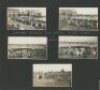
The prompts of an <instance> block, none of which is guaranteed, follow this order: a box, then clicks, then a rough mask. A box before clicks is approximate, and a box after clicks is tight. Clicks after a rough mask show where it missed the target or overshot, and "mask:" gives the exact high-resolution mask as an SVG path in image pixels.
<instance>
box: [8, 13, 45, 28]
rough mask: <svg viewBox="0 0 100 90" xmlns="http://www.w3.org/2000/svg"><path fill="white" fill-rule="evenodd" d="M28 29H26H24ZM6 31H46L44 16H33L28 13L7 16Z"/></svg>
mask: <svg viewBox="0 0 100 90" xmlns="http://www.w3.org/2000/svg"><path fill="white" fill-rule="evenodd" d="M25 27H28V28H25ZM8 29H9V30H27V29H28V30H30V29H32V30H33V29H38V30H45V29H46V16H42V15H36V14H35V15H33V14H31V13H29V12H28V11H27V12H26V13H25V14H15V13H14V14H9V15H8Z"/></svg>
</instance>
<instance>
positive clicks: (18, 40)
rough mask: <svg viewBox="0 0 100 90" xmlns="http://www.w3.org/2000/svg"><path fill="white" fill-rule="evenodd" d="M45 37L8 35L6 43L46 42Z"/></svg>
mask: <svg viewBox="0 0 100 90" xmlns="http://www.w3.org/2000/svg"><path fill="white" fill-rule="evenodd" d="M46 43H47V38H46V37H30V36H29V37H21V36H20V37H19V36H18V37H17V36H10V37H8V44H46Z"/></svg>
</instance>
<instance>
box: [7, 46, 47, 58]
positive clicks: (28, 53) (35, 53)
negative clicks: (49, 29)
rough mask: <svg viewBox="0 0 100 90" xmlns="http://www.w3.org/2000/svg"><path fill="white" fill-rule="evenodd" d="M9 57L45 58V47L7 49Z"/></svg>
mask: <svg viewBox="0 0 100 90" xmlns="http://www.w3.org/2000/svg"><path fill="white" fill-rule="evenodd" d="M8 58H9V59H46V48H45V49H44V48H43V49H31V48H30V49H25V48H16V49H8Z"/></svg>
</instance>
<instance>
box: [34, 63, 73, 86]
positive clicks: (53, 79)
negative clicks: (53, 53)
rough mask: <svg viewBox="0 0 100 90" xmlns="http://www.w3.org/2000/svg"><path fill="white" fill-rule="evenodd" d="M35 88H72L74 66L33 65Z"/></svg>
mask: <svg viewBox="0 0 100 90" xmlns="http://www.w3.org/2000/svg"><path fill="white" fill-rule="evenodd" d="M32 77H33V78H32V81H33V87H72V64H33V74H32Z"/></svg>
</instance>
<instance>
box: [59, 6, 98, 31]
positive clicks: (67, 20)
mask: <svg viewBox="0 0 100 90" xmlns="http://www.w3.org/2000/svg"><path fill="white" fill-rule="evenodd" d="M59 30H73V31H98V8H97V7H61V8H59Z"/></svg>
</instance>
